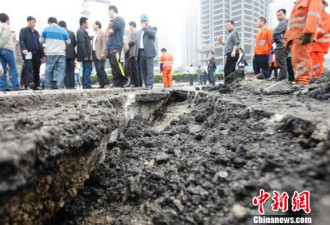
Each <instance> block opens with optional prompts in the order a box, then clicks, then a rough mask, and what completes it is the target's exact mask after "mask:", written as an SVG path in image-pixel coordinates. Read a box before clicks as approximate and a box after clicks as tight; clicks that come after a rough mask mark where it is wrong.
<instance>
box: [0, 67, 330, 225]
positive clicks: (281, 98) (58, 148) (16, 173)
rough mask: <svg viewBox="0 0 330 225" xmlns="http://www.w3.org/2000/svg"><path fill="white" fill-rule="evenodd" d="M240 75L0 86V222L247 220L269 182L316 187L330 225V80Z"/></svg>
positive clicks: (316, 203) (319, 211) (275, 186)
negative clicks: (76, 88) (191, 84)
mask: <svg viewBox="0 0 330 225" xmlns="http://www.w3.org/2000/svg"><path fill="white" fill-rule="evenodd" d="M233 76H234V77H232V78H233V79H229V81H228V80H227V81H226V82H227V83H226V84H225V85H219V86H217V87H209V88H205V87H204V88H203V91H201V90H200V89H199V88H196V90H194V89H191V88H181V87H180V88H177V89H172V90H171V91H170V92H168V91H163V90H156V91H152V92H143V91H140V90H138V91H136V90H134V91H132V90H130V89H122V90H111V91H109V90H92V91H81V92H73V91H64V92H51V93H47V92H45V93H44V92H40V93H39V92H35V93H32V94H28V95H25V94H22V95H21V94H17V95H7V96H1V97H0V115H1V118H0V131H1V133H0V223H1V224H27V225H29V224H33V225H35V224H45V225H55V224H60V225H66V224H70V225H71V224H79V225H80V224H82V225H84V224H116V225H117V224H127V225H131V224H132V225H136V224H137V225H144V224H156V225H158V224H160V225H162V224H167V225H172V224H173V225H180V224H203V225H208V224H216V225H218V224H221V225H227V224H228V225H236V224H248V225H249V224H253V220H252V219H251V218H252V216H253V215H258V212H257V208H256V207H255V206H253V204H252V199H253V197H256V196H257V195H258V193H259V190H260V189H265V190H266V191H268V192H272V191H279V192H288V193H289V194H290V196H292V193H293V192H294V191H299V192H301V191H304V190H309V191H310V193H311V204H312V214H311V215H312V216H313V224H317V225H319V224H320V225H324V224H327V221H328V220H329V215H330V206H329V202H330V193H329V192H330V191H329V188H328V187H329V186H330V177H329V174H330V163H329V161H330V131H329V130H330V129H329V127H330V114H329V111H330V104H329V98H328V97H329V96H328V88H329V84H328V83H326V84H322V85H314V86H313V85H312V86H309V87H308V88H305V89H304V88H303V87H291V86H288V84H286V83H283V85H282V84H281V85H278V84H275V85H277V86H275V87H269V86H270V83H268V82H259V81H255V80H254V79H250V78H247V79H246V78H245V80H243V79H244V75H242V74H241V73H239V72H238V73H236V74H233ZM219 91H220V93H219ZM271 93H273V94H271ZM274 93H275V94H274ZM283 93H285V95H282V94H283ZM265 207H266V211H267V213H268V214H272V210H271V205H270V203H269V204H266V205H265ZM274 214H275V215H279V214H276V213H274ZM287 215H293V216H300V215H301V214H299V213H298V214H296V213H293V212H292V211H289V212H288V213H287Z"/></svg>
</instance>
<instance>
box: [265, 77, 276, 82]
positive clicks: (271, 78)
mask: <svg viewBox="0 0 330 225" xmlns="http://www.w3.org/2000/svg"><path fill="white" fill-rule="evenodd" d="M274 80H277V77H270V78H268V79H267V81H274Z"/></svg>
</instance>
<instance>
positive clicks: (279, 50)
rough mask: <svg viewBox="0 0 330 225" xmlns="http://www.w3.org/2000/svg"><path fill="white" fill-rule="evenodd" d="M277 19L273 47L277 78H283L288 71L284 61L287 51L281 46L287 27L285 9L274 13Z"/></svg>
mask: <svg viewBox="0 0 330 225" xmlns="http://www.w3.org/2000/svg"><path fill="white" fill-rule="evenodd" d="M276 16H277V20H278V21H279V24H278V25H277V27H275V29H274V30H273V39H274V43H276V48H275V57H276V62H277V65H278V68H279V69H280V76H279V77H278V78H277V80H279V81H280V80H284V79H286V73H287V71H288V66H287V62H286V58H287V57H288V55H287V52H286V50H285V48H284V46H283V37H284V34H285V32H286V29H287V27H288V22H289V21H288V19H287V18H286V10H285V9H280V10H278V11H277V13H276Z"/></svg>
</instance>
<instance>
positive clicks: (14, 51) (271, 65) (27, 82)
mask: <svg viewBox="0 0 330 225" xmlns="http://www.w3.org/2000/svg"><path fill="white" fill-rule="evenodd" d="M327 6H328V3H327V2H326V1H325V0H315V1H308V0H300V1H297V2H296V3H295V6H294V8H293V11H292V13H291V17H290V19H287V16H286V14H287V12H286V10H285V9H280V10H278V11H277V13H276V16H277V19H278V21H279V24H278V25H277V26H276V27H275V28H274V29H271V28H270V27H268V26H267V20H266V18H265V17H260V18H259V19H258V21H257V27H258V32H257V34H256V40H255V42H256V45H255V49H254V57H253V70H254V73H255V74H256V75H257V78H258V79H264V80H274V79H276V80H278V81H281V80H284V79H288V80H289V81H291V82H295V83H297V84H304V85H306V84H309V83H310V82H311V81H313V80H314V79H317V78H319V77H320V76H321V75H322V73H323V72H324V70H325V67H324V55H325V54H326V53H328V50H329V46H330V45H329V42H330V25H329V24H330V23H329V22H330V16H329V14H328V13H326V10H325V9H326V7H327ZM108 11H109V18H110V22H109V24H108V26H107V28H106V29H105V30H104V31H103V30H102V24H101V23H100V22H99V21H96V22H94V24H93V30H94V32H95V33H94V35H93V36H92V37H90V36H89V34H88V29H89V20H88V18H86V17H82V18H80V21H79V23H80V28H79V29H78V31H77V32H76V34H75V33H74V32H72V31H70V30H68V28H67V24H66V22H65V21H59V22H58V21H57V19H56V18H55V17H50V18H49V19H48V24H49V26H48V27H47V28H45V29H44V30H43V31H42V33H41V35H39V32H38V31H37V30H35V26H36V19H35V18H34V17H32V16H29V17H28V18H27V27H25V28H22V29H21V31H20V33H19V40H17V38H16V33H15V32H14V31H11V28H10V19H9V17H8V15H6V14H5V13H1V14H0V21H1V23H0V62H1V64H0V75H1V74H2V75H1V79H0V90H2V91H10V90H21V89H32V90H39V89H41V83H42V82H41V81H40V66H41V64H42V63H44V62H45V63H46V69H45V78H44V82H43V83H44V85H42V87H44V88H45V89H64V88H65V89H73V88H75V87H76V86H77V85H80V78H79V75H78V74H79V70H80V68H79V67H80V63H81V65H82V66H81V67H82V83H81V85H82V88H84V89H91V88H92V82H91V73H92V70H93V63H94V67H95V70H96V74H97V78H98V83H99V85H100V88H108V87H109V86H110V81H109V79H108V76H107V73H106V71H105V62H106V60H107V59H109V62H110V65H111V69H112V76H113V87H127V86H132V87H143V86H144V87H145V89H147V90H152V89H153V86H154V58H155V56H156V55H157V51H156V48H155V39H156V34H157V28H156V27H154V26H150V25H149V18H148V15H146V14H143V15H141V18H140V21H141V27H142V29H141V30H139V31H137V24H136V22H134V21H132V22H130V23H129V29H130V36H129V38H128V40H127V41H126V42H127V47H126V45H125V37H124V30H125V21H124V19H123V18H122V17H121V16H119V15H118V9H117V7H116V6H114V5H111V6H109V10H108ZM226 30H227V31H228V33H229V35H228V36H227V38H226V40H225V41H224V40H223V39H222V38H221V37H219V38H218V42H219V43H220V44H222V45H223V46H224V52H225V57H226V62H225V66H224V77H225V78H226V77H227V76H229V74H231V73H233V72H234V71H235V70H237V69H243V68H244V66H245V65H247V63H246V61H245V59H244V56H245V53H244V50H243V49H242V48H240V36H239V32H238V31H237V30H236V29H235V22H234V21H232V20H229V21H227V23H226ZM122 52H123V53H124V58H125V65H123V63H122V62H121V55H122ZM161 52H162V55H161V57H160V71H161V72H162V74H163V81H164V87H165V88H170V87H172V75H171V71H172V69H173V57H172V56H171V55H170V54H169V53H168V52H167V50H166V49H165V48H163V49H162V50H161ZM77 61H78V62H77ZM216 68H217V65H216V60H215V54H214V52H213V51H212V52H210V54H209V62H208V67H207V69H202V68H201V67H199V69H198V71H197V73H198V80H199V84H206V80H208V81H209V83H210V84H211V85H215V81H216V78H215V71H216ZM278 70H279V72H278ZM8 71H9V74H7V72H8ZM273 71H274V77H272V76H271V75H272V72H273ZM188 73H189V83H190V85H193V81H194V73H195V70H194V68H193V66H192V65H191V67H190V68H189V70H188ZM8 75H10V76H8Z"/></svg>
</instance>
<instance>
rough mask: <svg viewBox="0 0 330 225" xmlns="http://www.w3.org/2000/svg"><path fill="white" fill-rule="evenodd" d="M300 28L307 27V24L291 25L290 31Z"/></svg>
mask: <svg viewBox="0 0 330 225" xmlns="http://www.w3.org/2000/svg"><path fill="white" fill-rule="evenodd" d="M298 27H306V23H296V24H292V25H290V24H289V30H291V29H294V28H298Z"/></svg>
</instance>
